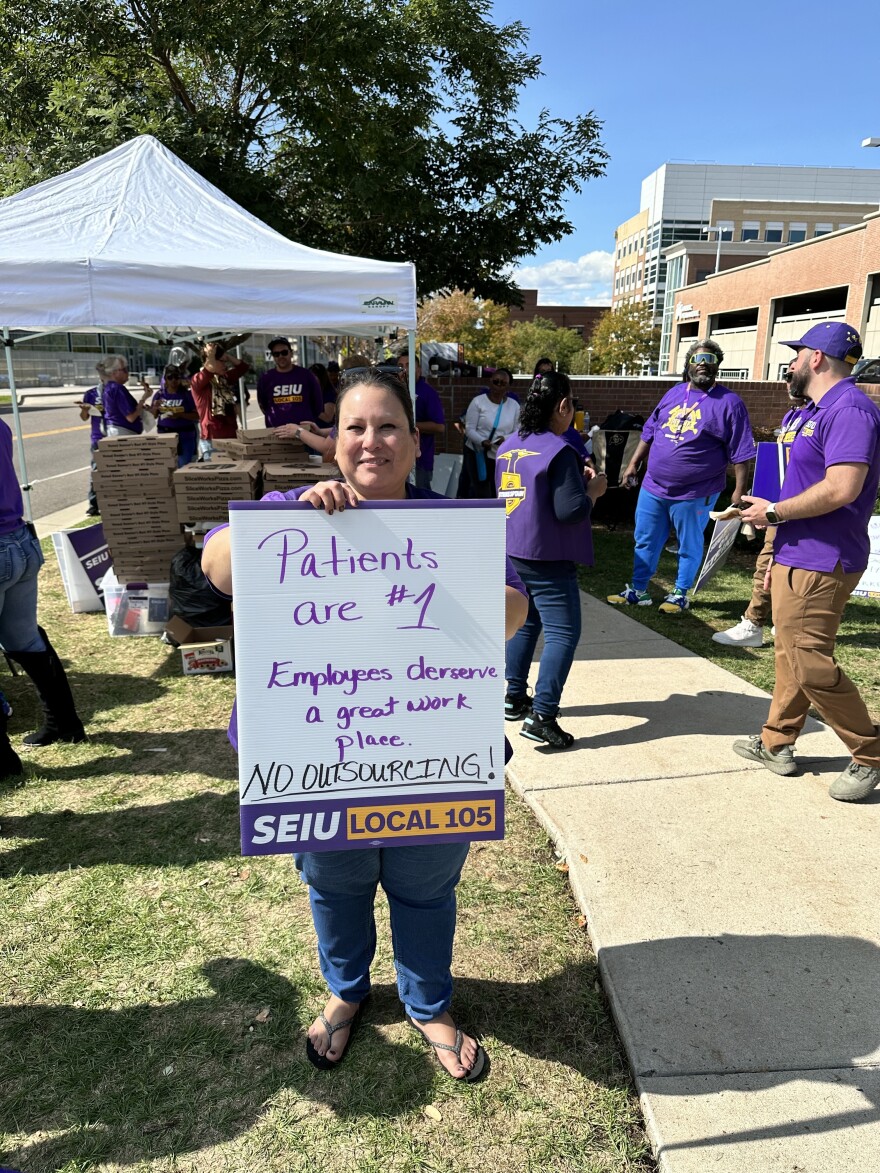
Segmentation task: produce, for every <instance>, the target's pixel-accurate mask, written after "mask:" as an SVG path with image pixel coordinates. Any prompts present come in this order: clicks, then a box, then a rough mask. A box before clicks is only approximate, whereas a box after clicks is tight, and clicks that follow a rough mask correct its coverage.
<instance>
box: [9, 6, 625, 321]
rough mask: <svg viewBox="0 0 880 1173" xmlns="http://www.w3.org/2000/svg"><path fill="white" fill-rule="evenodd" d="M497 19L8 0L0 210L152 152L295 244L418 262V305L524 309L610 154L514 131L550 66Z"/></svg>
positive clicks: (550, 131)
mask: <svg viewBox="0 0 880 1173" xmlns="http://www.w3.org/2000/svg"><path fill="white" fill-rule="evenodd" d="M490 16H491V0H344V2H343V3H332V2H330V0H265V2H264V3H262V4H260V5H259V6H254V5H253V4H252V3H251V2H250V0H214V2H213V3H212V4H211V5H210V6H203V7H202V8H199V7H195V8H194V7H193V6H192V5H191V4H189V3H187V2H185V0H4V2H3V3H2V4H0V35H2V42H3V46H4V51H3V57H2V61H0V81H2V84H0V116H2V117H0V192H2V194H6V195H8V194H11V193H12V192H14V191H17V190H19V189H20V188H22V187H24V186H27V185H28V184H31V183H34V182H36V181H37V180H39V179H43V178H46V177H48V176H50V175H55V174H58V173H59V172H61V171H64V170H67V169H68V168H70V167H72V166H75V165H76V164H78V163H81V162H83V161H85V160H86V159H88V158H91V157H92V156H94V155H96V154H99V153H101V152H102V151H105V150H108V149H109V148H111V147H113V146H116V145H118V144H119V143H120V142H123V141H125V140H126V139H128V138H131V137H132V136H134V135H137V134H142V133H150V134H154V135H156V137H157V138H159V139H160V140H161V141H162V142H163V143H164V144H165V145H166V146H168V147H169V148H170V149H171V150H173V151H175V152H176V153H177V154H178V155H180V156H181V157H182V158H183V159H185V160H186V162H188V163H189V164H190V165H191V166H192V167H194V168H195V169H196V170H197V171H198V172H200V173H201V174H202V175H204V176H205V178H206V179H208V180H210V181H211V182H212V183H214V184H216V185H217V186H218V187H220V188H221V189H222V190H223V191H225V192H226V193H227V194H228V195H229V196H231V197H232V198H233V199H235V200H237V201H238V202H239V203H241V204H243V205H244V206H245V207H246V208H247V209H248V210H249V211H251V212H253V213H254V214H255V215H257V216H259V217H260V218H261V219H264V220H266V221H267V222H268V223H270V224H271V225H272V226H273V227H275V228H277V229H278V230H279V231H281V232H284V233H285V234H286V235H288V236H291V237H293V238H294V239H295V240H298V241H301V242H302V243H304V244H309V245H312V246H314V247H318V248H323V249H330V250H334V251H337V252H344V253H350V254H360V255H364V256H370V257H376V258H380V259H388V260H412V261H415V262H416V265H417V274H418V282H419V289H420V292H421V293H422V294H424V293H433V292H436V291H438V290H448V289H452V288H455V287H458V288H462V289H474V290H475V291H476V293H477V295H478V296H480V297H483V298H492V299H494V300H496V301H500V302H505V303H508V302H511V301H518V299H519V297H518V290H517V288H516V286H515V284H514V283H513V281H512V278H511V277H510V269H511V266H512V265H513V264H514V263H515V262H517V261H518V260H519V259H521V258H522V257H525V256H528V255H530V254H531V253H533V252H535V251H536V249H538V248H540V247H541V246H542V245H546V244H548V243H551V242H553V241H556V240H559V239H560V238H561V237H563V236H565V235H566V234H568V233H570V232H571V231H572V225H571V223H570V222H569V220H568V218H567V217H566V215H565V202H566V200H567V198H568V197H569V196H570V195H571V194H572V193H573V192H578V191H580V190H581V187H582V186H583V184H584V183H585V182H586V181H588V180H589V179H591V178H594V177H596V176H599V175H602V174H603V173H604V167H605V160H606V158H607V155H606V153H605V151H604V149H603V148H602V144H601V142H600V141H599V130H600V123H599V122H598V121H597V120H596V118H595V117H594V115H593V114H592V112H591V113H588V114H584V115H579V116H577V117H575V118H573V119H560V118H554V117H552V116H551V115H550V113H549V112H548V111H547V110H543V111H541V113H540V114H539V115H538V117H537V120H536V122H535V125H534V126H533V127H532V128H531V129H526V128H525V127H523V126H522V125H521V123H520V122H519V121H518V120H517V119H516V117H515V111H516V108H517V104H518V102H519V97H520V93H521V91H522V89H523V87H524V86H525V85H526V83H527V82H529V81H531V80H533V79H534V78H535V77H537V76H538V75H539V72H540V69H539V61H538V59H537V58H535V56H534V55H533V54H530V53H528V52H527V38H526V30H525V29H524V28H523V26H522V25H520V24H519V23H515V24H508V25H501V26H498V25H495V24H493V23H492V21H491V19H490ZM535 176H540V182H538V183H536V182H535ZM168 201H169V207H171V205H173V201H174V193H173V192H169V193H168Z"/></svg>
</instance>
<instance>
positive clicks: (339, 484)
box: [300, 481, 358, 514]
mask: <svg viewBox="0 0 880 1173" xmlns="http://www.w3.org/2000/svg"><path fill="white" fill-rule="evenodd" d="M300 501H306V502H308V504H309V505H314V507H315V508H316V509H323V510H325V512H326V513H327V514H331V513H336V512H339V513H343V512H344V511H345V507H346V505H350V506H351V507H352V508H353V509H354V508H356V506H357V503H358V497H357V494H356V493H355V491H354V489H352V488H351V487H350V486H349V485H347V484H346V483H345V481H322V482H321V484H319V485H312V487H311V488H310V489H306V491H305V492H304V493H303V495H302V496H301V497H300Z"/></svg>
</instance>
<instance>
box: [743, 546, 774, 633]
mask: <svg viewBox="0 0 880 1173" xmlns="http://www.w3.org/2000/svg"><path fill="white" fill-rule="evenodd" d="M775 537H776V526H775V525H771V526H770V528H769V529H767V530H765V531H764V545H763V546H762V547H761V553H760V554H759V555H758V560H757V562H756V563H755V576H754V578H753V579H752V597H751V599H750V600H749V605H748V607H746V613H745V616H744V618H746V619H751V621H752V623H757V625H758V626H759V627H764V626H765V625H766V623H767V620H768V619H769V618H770V592H769V591H765V590H764V575H765V574H766V573H767V567H768V566H769V565H770V559H771V558H772V557H773V539H774V538H775Z"/></svg>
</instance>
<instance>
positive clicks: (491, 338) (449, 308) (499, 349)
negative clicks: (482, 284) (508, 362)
mask: <svg viewBox="0 0 880 1173" xmlns="http://www.w3.org/2000/svg"><path fill="white" fill-rule="evenodd" d="M507 318H508V310H507V306H503V305H496V304H495V302H494V301H489V300H487V299H484V298H479V297H474V296H473V294H470V293H463V292H462V291H461V290H460V289H454V290H453V291H452V293H450V294H447V295H445V296H442V295H441V296H436V297H428V298H425V300H424V301H423V302H422V303H421V304H420V306H419V314H418V330H417V334H416V337H417V339H418V341H419V342H460V343H461V345H462V347H463V348H464V359H465V362H468V363H474V364H478V365H480V364H485V365H492V364H496V363H500V361H501V358H500V356H501V354H502V353H503V351H504V349H505V347H506V344H507V333H508V328H507Z"/></svg>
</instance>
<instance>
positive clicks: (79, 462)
mask: <svg viewBox="0 0 880 1173" xmlns="http://www.w3.org/2000/svg"><path fill="white" fill-rule="evenodd" d="M84 390H85V388H77V387H71V388H69V393H68V390H64V391H59V392H58V393H55V394H53V395H51V396H48V397H47V396H44V397H43V398H42V399H38V398H36V397H34V398H27V399H26V400H25V402H24V403H23V404H22V406H21V407H20V408H19V411H20V412H21V418H22V425H23V428H24V436H25V459H26V461H27V471H28V478H29V479H30V482H31V484H32V485H33V486H34V488H33V490H32V500H31V503H32V508H33V515H34V517H35V518H39V517H44V516H45V515H46V514H48V513H55V512H57V511H58V510H60V509H64V508H66V507H68V506H70V505H75V504H77V503H78V502H81V501H85V499H86V495H87V492H88V484H89V473H88V465H89V425H88V423H83V422H82V420H81V419H80V418H79V412H78V411H77V409H76V408H75V407H73V406H72V404H73V401H74V400H75V399H79V398H80V397H81V396H82V392H83V391H84ZM65 401H67V403H69V404H70V405H71V406H68V405H67V404H66V403H65ZM0 416H2V417H3V419H4V420H5V421H6V423H7V424H8V425H9V426H10V428H11V427H12V426H13V424H12V407H11V406H10V405H9V404H8V403H7V404H3V405H2V406H0ZM13 456H14V459H15V461H16V467H18V453H17V451H16V448H15V445H14V444H13Z"/></svg>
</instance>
